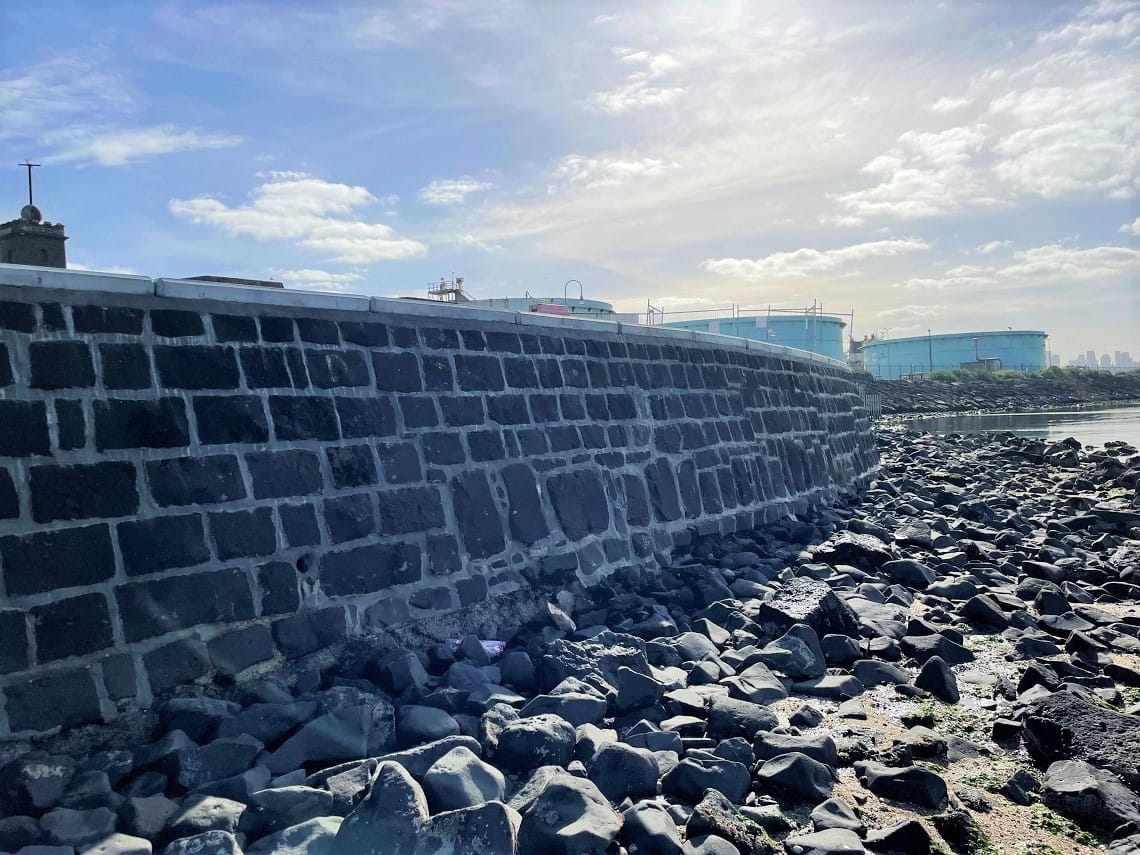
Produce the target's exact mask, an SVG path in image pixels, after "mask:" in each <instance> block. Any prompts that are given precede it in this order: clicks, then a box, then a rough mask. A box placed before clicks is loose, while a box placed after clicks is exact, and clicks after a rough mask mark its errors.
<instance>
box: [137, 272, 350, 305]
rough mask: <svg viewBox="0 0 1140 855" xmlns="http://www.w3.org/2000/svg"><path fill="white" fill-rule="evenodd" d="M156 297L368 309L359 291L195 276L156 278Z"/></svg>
mask: <svg viewBox="0 0 1140 855" xmlns="http://www.w3.org/2000/svg"><path fill="white" fill-rule="evenodd" d="M154 294H155V296H156V297H168V298H171V299H175V300H198V301H201V300H213V301H216V302H222V303H251V304H254V305H258V306H288V307H290V308H294V309H333V310H336V311H340V312H367V311H369V300H368V298H367V297H362V296H357V295H355V294H329V293H326V292H324V291H292V290H286V289H284V288H262V287H260V286H257V285H229V284H223V283H220V282H199V281H197V280H193V279H155V280H154Z"/></svg>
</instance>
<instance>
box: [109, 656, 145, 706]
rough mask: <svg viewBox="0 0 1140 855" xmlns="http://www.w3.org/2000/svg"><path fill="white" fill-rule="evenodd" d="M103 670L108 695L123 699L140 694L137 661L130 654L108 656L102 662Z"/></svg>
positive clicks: (115, 698) (119, 699)
mask: <svg viewBox="0 0 1140 855" xmlns="http://www.w3.org/2000/svg"><path fill="white" fill-rule="evenodd" d="M100 665H101V666H102V670H103V685H104V686H105V687H106V689H107V697H109V698H110V699H111V700H112V701H121V700H124V699H125V698H133V697H135V696H136V695H138V691H139V688H138V677H137V675H136V674H135V661H134V659H133V658H132V657H131V656H130V655H129V654H125V653H123V654H118V655H115V656H108V657H107V658H106V659H103V660H102V661H101V662H100Z"/></svg>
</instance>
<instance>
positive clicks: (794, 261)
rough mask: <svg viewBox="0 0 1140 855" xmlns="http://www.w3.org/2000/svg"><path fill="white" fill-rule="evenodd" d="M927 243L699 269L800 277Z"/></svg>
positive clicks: (808, 252)
mask: <svg viewBox="0 0 1140 855" xmlns="http://www.w3.org/2000/svg"><path fill="white" fill-rule="evenodd" d="M929 248H930V245H929V244H928V243H927V242H926V241H924V240H920V239H918V238H906V239H891V240H880V241H872V242H869V243H857V244H854V245H853V246H845V247H840V248H839V249H828V250H819V249H808V248H806V247H805V248H803V249H797V250H795V251H794V252H775V253H772V254H771V255H768V256H764V257H762V258H756V259H748V258H710V259H707V260H705V261H703V262H701V268H702V269H704V270H708V271H710V272H712V273H718V274H720V275H721V276H732V277H735V278H738V279H764V278H768V277H771V278H777V279H779V278H787V277H801V276H809V275H813V274H822V273H830V272H832V271H834V270H836V269H837V268H840V267H842V266H845V265H851V264H855V263H857V262H859V261H863V260H865V259H868V258H874V257H879V258H882V257H890V256H896V255H902V254H904V253H908V252H919V251H921V250H925V249H929Z"/></svg>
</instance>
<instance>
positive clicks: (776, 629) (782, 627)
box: [756, 562, 859, 637]
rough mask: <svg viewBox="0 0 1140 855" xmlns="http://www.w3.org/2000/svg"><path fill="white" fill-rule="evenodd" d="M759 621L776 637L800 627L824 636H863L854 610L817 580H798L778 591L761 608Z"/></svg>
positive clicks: (765, 629) (758, 616)
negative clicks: (830, 634)
mask: <svg viewBox="0 0 1140 855" xmlns="http://www.w3.org/2000/svg"><path fill="white" fill-rule="evenodd" d="M842 563H850V562H842ZM756 620H757V622H758V623H759V624H760V625H761V626H762V627H763V628H764V631H765V632H766V633H768V635H772V636H776V635H780V634H781V633H783V632H786V631H787V630H788V629H790V628H791V627H792V625H793V624H796V623H806V624H807V625H808V626H810V627H811V628H812V629H814V630H815V631H816V634H817V635H820V636H823V635H827V634H828V633H835V634H837V635H849V636H852V637H858V635H859V624H858V621H857V620H856V619H855V613H854V612H853V611H851V607H850V606H848V605H847V604H846V603H845V602H843V601H842V600H841V599H839V597H837V596H836V595H835V592H834V591H832V590H831V588H829V587H828V586H827V585H826V584H825V583H824V582H819V581H817V580H815V579H802V578H801V579H795V580H794V581H792V582H789V583H788V584H786V585H783V586H781V587H780V588H778V589H777V590H776V593H775V595H773V597H772V599H771V600H768V601H766V602H763V603H761V604H760V607H759V609H758V612H757V616H756Z"/></svg>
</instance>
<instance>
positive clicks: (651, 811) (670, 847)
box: [621, 801, 681, 855]
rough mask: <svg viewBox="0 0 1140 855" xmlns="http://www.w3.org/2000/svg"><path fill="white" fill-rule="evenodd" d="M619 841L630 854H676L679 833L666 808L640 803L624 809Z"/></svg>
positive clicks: (647, 802)
mask: <svg viewBox="0 0 1140 855" xmlns="http://www.w3.org/2000/svg"><path fill="white" fill-rule="evenodd" d="M622 816H623V818H624V820H625V822H624V824H623V826H622V829H621V840H622V842H623V843H624V844H625V845H626V848H627V849H629V850H630V851H636V852H653V853H659V855H678V853H680V851H681V834H680V832H679V831H678V830H677V825H676V823H674V822H673V817H672V816H671V815H670V813H669V810H668V807H667V806H666V805H663V804H661V803H660V802H655V801H640V802H637V803H636V804H633V805H631V806H630V807H628V808H626V810H625V812H624V813H623V815H622Z"/></svg>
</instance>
